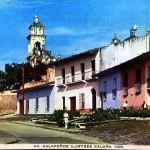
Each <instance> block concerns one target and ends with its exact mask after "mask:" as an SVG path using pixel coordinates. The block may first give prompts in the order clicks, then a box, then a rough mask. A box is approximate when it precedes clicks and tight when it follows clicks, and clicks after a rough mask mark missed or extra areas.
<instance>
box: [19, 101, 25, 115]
mask: <svg viewBox="0 0 150 150" xmlns="http://www.w3.org/2000/svg"><path fill="white" fill-rule="evenodd" d="M19 105H20V110H19V114H20V115H24V103H23V100H22V99H20V100H19Z"/></svg>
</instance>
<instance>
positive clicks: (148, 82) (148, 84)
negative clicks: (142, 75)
mask: <svg viewBox="0 0 150 150" xmlns="http://www.w3.org/2000/svg"><path fill="white" fill-rule="evenodd" d="M147 88H150V66H148V78H147Z"/></svg>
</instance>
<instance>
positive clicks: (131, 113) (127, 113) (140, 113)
mask: <svg viewBox="0 0 150 150" xmlns="http://www.w3.org/2000/svg"><path fill="white" fill-rule="evenodd" d="M120 116H121V117H150V110H134V109H130V110H121V113H120Z"/></svg>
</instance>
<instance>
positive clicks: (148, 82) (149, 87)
mask: <svg viewBox="0 0 150 150" xmlns="http://www.w3.org/2000/svg"><path fill="white" fill-rule="evenodd" d="M147 90H150V78H147Z"/></svg>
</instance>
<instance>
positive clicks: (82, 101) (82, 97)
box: [79, 93, 85, 109]
mask: <svg viewBox="0 0 150 150" xmlns="http://www.w3.org/2000/svg"><path fill="white" fill-rule="evenodd" d="M79 108H80V109H84V108H85V95H84V93H81V94H79Z"/></svg>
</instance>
